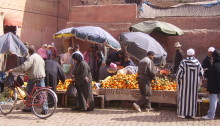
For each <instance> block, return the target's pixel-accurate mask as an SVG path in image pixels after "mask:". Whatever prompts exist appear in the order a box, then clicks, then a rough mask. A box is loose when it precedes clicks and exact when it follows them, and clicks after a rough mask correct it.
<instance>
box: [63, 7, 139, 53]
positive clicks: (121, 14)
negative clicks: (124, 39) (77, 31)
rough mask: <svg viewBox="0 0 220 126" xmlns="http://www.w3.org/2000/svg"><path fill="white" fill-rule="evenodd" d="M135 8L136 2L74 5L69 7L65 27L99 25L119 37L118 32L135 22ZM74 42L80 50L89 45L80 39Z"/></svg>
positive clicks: (123, 30) (125, 29) (85, 48)
mask: <svg viewBox="0 0 220 126" xmlns="http://www.w3.org/2000/svg"><path fill="white" fill-rule="evenodd" d="M82 10H84V11H82ZM113 10H114V11H113ZM125 10H126V13H125ZM136 10H137V6H136V4H127V5H125V4H119V5H107V6H106V5H101V6H76V7H72V9H71V12H70V20H69V22H68V23H67V27H76V26H87V25H91V26H99V27H101V28H103V29H105V30H106V31H108V32H109V33H110V34H111V35H113V36H114V37H115V38H116V39H119V35H120V33H122V32H125V31H126V32H127V31H129V30H128V27H130V26H131V25H132V23H134V22H136V20H137V18H136V17H137V12H136ZM74 43H79V44H80V46H81V50H82V52H84V51H85V50H87V48H88V47H89V44H86V43H85V42H82V41H80V40H74ZM65 48H67V47H65Z"/></svg>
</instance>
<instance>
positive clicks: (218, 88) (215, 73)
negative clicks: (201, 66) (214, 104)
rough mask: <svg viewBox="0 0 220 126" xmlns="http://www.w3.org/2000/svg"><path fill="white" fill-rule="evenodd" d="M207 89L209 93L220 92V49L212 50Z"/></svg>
mask: <svg viewBox="0 0 220 126" xmlns="http://www.w3.org/2000/svg"><path fill="white" fill-rule="evenodd" d="M207 91H209V93H210V94H220V51H218V50H215V51H214V52H213V64H212V66H211V69H210V71H209V76H208V85H207Z"/></svg>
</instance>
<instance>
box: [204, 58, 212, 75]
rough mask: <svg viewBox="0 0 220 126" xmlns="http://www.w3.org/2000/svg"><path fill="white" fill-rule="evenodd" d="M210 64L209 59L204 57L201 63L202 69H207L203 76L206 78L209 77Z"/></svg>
mask: <svg viewBox="0 0 220 126" xmlns="http://www.w3.org/2000/svg"><path fill="white" fill-rule="evenodd" d="M211 65H212V62H211V58H210V57H209V56H206V58H205V59H204V60H203V62H202V68H203V69H205V68H207V69H208V70H206V71H205V73H204V76H205V77H206V78H208V76H209V69H210V68H211Z"/></svg>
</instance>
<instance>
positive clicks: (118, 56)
mask: <svg viewBox="0 0 220 126" xmlns="http://www.w3.org/2000/svg"><path fill="white" fill-rule="evenodd" d="M124 57H125V54H124V52H123V51H118V52H113V53H110V54H109V55H108V56H107V59H110V61H111V62H112V63H115V64H117V65H118V66H124Z"/></svg>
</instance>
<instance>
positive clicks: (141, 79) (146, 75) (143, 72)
mask: <svg viewBox="0 0 220 126" xmlns="http://www.w3.org/2000/svg"><path fill="white" fill-rule="evenodd" d="M153 58H154V52H152V51H149V52H148V53H147V57H144V58H143V59H142V60H141V61H140V62H139V65H138V77H137V81H138V85H139V90H140V94H141V98H140V99H139V100H138V101H136V102H135V103H133V106H134V108H135V109H136V110H137V111H138V112H141V109H140V106H144V107H146V110H147V111H148V110H151V109H152V108H151V104H150V102H149V98H150V96H151V86H150V83H151V81H152V80H153V79H155V74H156V67H155V65H154V62H153Z"/></svg>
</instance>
